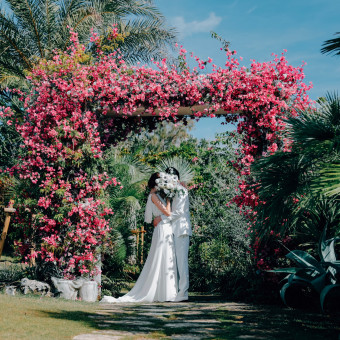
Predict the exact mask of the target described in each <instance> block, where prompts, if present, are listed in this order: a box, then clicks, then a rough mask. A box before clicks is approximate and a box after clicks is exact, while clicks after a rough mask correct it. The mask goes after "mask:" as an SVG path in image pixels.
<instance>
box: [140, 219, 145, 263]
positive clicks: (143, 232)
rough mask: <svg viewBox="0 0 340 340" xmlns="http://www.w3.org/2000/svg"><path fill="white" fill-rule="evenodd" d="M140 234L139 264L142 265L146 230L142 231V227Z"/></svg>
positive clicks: (142, 227)
mask: <svg viewBox="0 0 340 340" xmlns="http://www.w3.org/2000/svg"><path fill="white" fill-rule="evenodd" d="M140 233H141V234H142V235H141V251H140V263H141V264H143V263H144V260H143V248H144V234H145V233H146V230H145V229H144V226H143V225H142V226H141V227H140Z"/></svg>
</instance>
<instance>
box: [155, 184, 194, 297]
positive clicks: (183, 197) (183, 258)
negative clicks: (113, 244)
mask: <svg viewBox="0 0 340 340" xmlns="http://www.w3.org/2000/svg"><path fill="white" fill-rule="evenodd" d="M181 189H182V190H181V191H180V192H178V193H177V194H176V196H175V197H174V200H173V202H172V209H171V210H172V212H171V215H170V216H169V217H167V216H165V215H162V221H163V222H164V223H171V225H172V231H173V234H174V243H175V252H176V261H177V269H178V294H177V297H176V301H183V300H188V290H189V266H188V253H189V237H190V236H191V234H192V231H191V222H190V212H189V195H188V190H187V189H186V188H184V187H181Z"/></svg>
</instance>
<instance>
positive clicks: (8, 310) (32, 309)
mask: <svg viewBox="0 0 340 340" xmlns="http://www.w3.org/2000/svg"><path fill="white" fill-rule="evenodd" d="M96 308H98V303H86V302H80V301H67V300H62V299H54V298H48V297H44V298H40V297H36V296H30V297H23V296H7V295H4V294H0V339H3V340H5V339H11V340H15V339H20V340H22V339H30V340H39V339H44V340H46V339H48V340H53V339H72V338H73V337H74V336H76V335H78V334H81V333H90V332H92V331H93V330H95V329H96V328H97V327H96V324H95V322H94V320H93V319H92V318H89V315H90V314H93V312H94V311H95V310H96Z"/></svg>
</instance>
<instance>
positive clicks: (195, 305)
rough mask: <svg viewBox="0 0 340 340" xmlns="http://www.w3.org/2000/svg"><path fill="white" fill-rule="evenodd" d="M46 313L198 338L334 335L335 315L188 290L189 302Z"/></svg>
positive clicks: (313, 339) (290, 339)
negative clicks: (226, 299)
mask: <svg viewBox="0 0 340 340" xmlns="http://www.w3.org/2000/svg"><path fill="white" fill-rule="evenodd" d="M44 313H45V315H46V316H47V317H52V318H58V319H63V320H72V321H77V322H81V323H83V324H86V325H87V326H90V327H91V328H93V329H106V330H115V331H123V332H129V333H130V334H131V335H135V336H137V335H138V334H148V335H149V336H150V337H157V338H162V337H172V336H182V337H183V338H188V339H191V338H195V337H197V338H200V339H229V340H231V339H242V338H243V339H266V340H274V339H275V340H277V339H280V340H295V339H296V340H318V339H335V340H337V339H338V335H339V331H340V322H339V321H340V320H339V317H336V316H333V317H330V316H328V315H322V314H318V313H308V312H304V311H299V310H291V309H287V308H284V307H280V306H267V305H266V306H257V305H256V306H253V305H250V304H243V303H232V302H226V301H223V299H222V298H219V297H217V298H216V296H214V297H213V296H204V295H203V296H193V297H191V298H190V302H189V303H159V304H158V303H154V304H143V305H142V304H139V305H138V304H125V305H124V304H110V305H109V304H105V305H102V306H100V307H99V310H98V312H97V313H90V312H83V311H60V312H46V311H45V312H44Z"/></svg>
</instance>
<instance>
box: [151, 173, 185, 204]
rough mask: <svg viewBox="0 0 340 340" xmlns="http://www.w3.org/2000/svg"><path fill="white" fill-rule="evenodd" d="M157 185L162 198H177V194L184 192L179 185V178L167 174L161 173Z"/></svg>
mask: <svg viewBox="0 0 340 340" xmlns="http://www.w3.org/2000/svg"><path fill="white" fill-rule="evenodd" d="M156 184H157V186H156V190H157V191H158V192H159V193H160V195H161V196H163V197H167V198H173V197H175V195H176V193H177V192H179V191H180V190H182V189H181V187H180V185H179V184H178V177H177V176H176V175H171V174H167V173H165V172H160V173H159V178H157V179H156Z"/></svg>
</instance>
